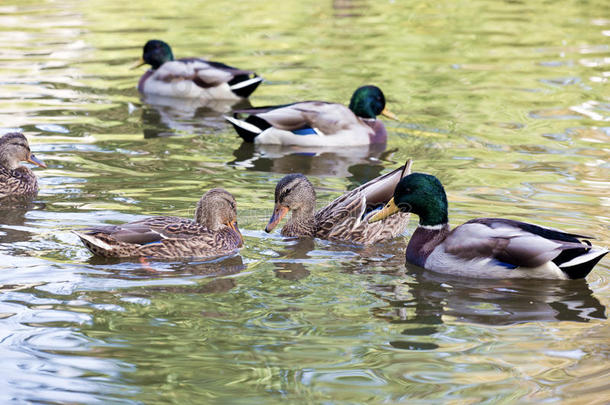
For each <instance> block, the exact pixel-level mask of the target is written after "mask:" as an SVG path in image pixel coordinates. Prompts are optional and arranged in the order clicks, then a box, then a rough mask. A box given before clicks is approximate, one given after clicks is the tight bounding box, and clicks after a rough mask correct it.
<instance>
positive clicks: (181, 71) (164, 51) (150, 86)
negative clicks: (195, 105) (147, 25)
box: [132, 39, 263, 102]
mask: <svg viewBox="0 0 610 405" xmlns="http://www.w3.org/2000/svg"><path fill="white" fill-rule="evenodd" d="M145 64H148V65H150V66H151V69H149V70H148V71H146V73H144V75H142V77H141V78H140V81H139V82H138V90H139V91H140V93H142V94H144V95H151V94H153V95H158V96H164V97H175V98H191V99H194V98H196V99H204V100H233V101H236V102H237V101H240V100H244V99H246V98H248V97H250V95H251V94H252V93H253V92H254V90H256V88H257V87H258V85H259V84H261V82H262V81H263V78H262V77H260V76H258V75H257V74H256V73H254V72H252V71H250V70H242V69H238V68H234V67H232V66H228V65H225V64H224V63H220V62H212V61H207V60H204V59H201V58H181V59H177V60H175V59H174V54H173V52H172V48H171V47H170V46H169V45H168V44H167V43H166V42H163V41H161V40H158V39H151V40H150V41H148V42H146V44H145V45H144V49H143V51H142V58H141V59H140V60H139V61H138V62H137V63H136V64H135V65H134V66H132V69H135V68H138V67H140V66H142V65H145Z"/></svg>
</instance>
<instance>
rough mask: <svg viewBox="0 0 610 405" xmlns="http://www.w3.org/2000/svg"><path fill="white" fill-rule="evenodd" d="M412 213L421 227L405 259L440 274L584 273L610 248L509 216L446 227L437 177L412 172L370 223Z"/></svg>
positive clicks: (541, 275)
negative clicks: (509, 217)
mask: <svg viewBox="0 0 610 405" xmlns="http://www.w3.org/2000/svg"><path fill="white" fill-rule="evenodd" d="M406 212H412V213H414V214H417V215H418V216H419V226H418V228H417V229H416V230H415V232H414V233H413V235H412V236H411V240H410V241H409V244H408V246H407V253H406V256H407V261H408V262H410V263H413V264H415V265H418V266H420V267H423V268H425V269H428V270H433V271H437V272H442V273H450V274H455V275H458V276H467V277H480V278H547V279H563V280H565V279H575V278H584V277H586V276H587V274H589V272H590V271H591V270H592V269H593V267H594V266H595V265H596V264H597V262H599V261H600V260H601V258H602V257H604V255H605V254H606V253H608V251H607V250H606V249H603V248H598V247H594V246H591V243H590V242H589V241H588V240H580V239H579V238H588V237H587V236H582V235H576V234H571V233H566V232H562V231H559V230H555V229H550V228H545V227H542V226H538V225H533V224H528V223H525V222H520V221H514V220H512V219H501V218H478V219H473V220H470V221H468V222H466V223H465V224H463V225H460V226H458V227H456V228H455V229H453V230H450V228H449V224H448V220H447V196H446V195H445V190H444V189H443V186H442V184H441V183H440V181H439V180H438V179H437V178H436V177H434V176H431V175H429V174H423V173H413V174H411V175H409V176H407V177H405V178H404V179H402V180H401V181H400V183H398V186H397V187H396V190H395V191H394V198H392V199H391V200H390V202H389V203H388V204H387V205H386V206H385V207H384V209H383V210H381V211H380V212H378V213H376V214H375V215H374V216H373V217H372V218H371V219H370V222H375V221H379V220H382V219H386V218H388V217H389V216H390V215H394V214H399V215H404V213H406Z"/></svg>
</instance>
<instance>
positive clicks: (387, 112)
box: [381, 108, 400, 121]
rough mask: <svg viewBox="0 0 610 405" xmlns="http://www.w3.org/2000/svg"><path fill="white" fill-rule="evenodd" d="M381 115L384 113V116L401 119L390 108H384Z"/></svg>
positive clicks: (396, 119)
mask: <svg viewBox="0 0 610 405" xmlns="http://www.w3.org/2000/svg"><path fill="white" fill-rule="evenodd" d="M381 115H383V116H384V117H388V118H390V119H393V120H395V121H400V120H399V119H398V117H397V116H396V114H394V113H393V112H392V111H390V110H388V109H387V108H384V109H383V111H382V112H381Z"/></svg>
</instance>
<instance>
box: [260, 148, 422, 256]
mask: <svg viewBox="0 0 610 405" xmlns="http://www.w3.org/2000/svg"><path fill="white" fill-rule="evenodd" d="M410 172H411V160H410V159H409V160H408V161H407V163H406V164H405V165H404V166H402V167H399V168H398V169H396V170H394V171H392V172H390V173H388V174H385V175H383V176H379V177H377V178H375V179H373V180H371V181H369V182H368V183H365V184H363V185H361V186H360V187H357V188H355V189H354V190H352V191H349V192H347V193H345V194H343V195H342V196H340V197H338V198H336V199H335V200H334V201H332V202H331V203H330V204H328V205H327V206H326V207H324V208H322V209H321V210H319V211H318V212H315V209H316V192H315V190H314V188H313V185H312V184H311V183H310V182H309V180H308V179H307V177H305V176H303V175H302V174H289V175H287V176H284V178H282V179H281V180H280V181H279V183H278V184H277V186H276V187H275V208H274V210H273V215H272V216H271V219H270V220H269V223H268V224H267V226H266V227H265V231H266V232H271V231H272V230H273V228H275V227H276V226H277V225H278V224H279V222H280V221H281V220H282V218H283V217H284V216H285V215H286V214H287V213H288V212H289V211H292V216H291V218H290V219H289V220H288V221H287V222H286V225H284V227H283V228H282V235H283V236H289V237H316V238H322V239H328V240H333V241H337V242H346V243H354V244H359V245H368V244H373V243H377V242H381V241H385V240H389V239H392V238H395V237H396V236H398V235H400V234H401V233H403V232H404V231H405V230H406V228H407V225H408V223H409V214H408V213H405V214H399V215H397V216H396V217H392V218H388V220H386V221H383V222H381V223H378V224H369V223H368V219H369V218H370V217H371V216H372V215H373V213H374V210H375V209H377V208H379V207H381V206H383V205H384V204H386V203H387V202H388V201H389V200H390V198H391V197H392V193H393V191H394V188H396V185H397V184H398V182H399V180H400V179H401V178H402V177H404V176H406V175H407V174H409V173H410Z"/></svg>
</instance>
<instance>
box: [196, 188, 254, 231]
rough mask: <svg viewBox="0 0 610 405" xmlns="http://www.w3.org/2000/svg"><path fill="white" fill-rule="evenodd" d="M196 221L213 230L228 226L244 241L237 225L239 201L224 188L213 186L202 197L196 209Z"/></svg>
mask: <svg viewBox="0 0 610 405" xmlns="http://www.w3.org/2000/svg"><path fill="white" fill-rule="evenodd" d="M195 221H197V222H198V223H200V224H201V225H204V226H205V227H206V228H208V229H209V230H211V231H218V230H219V229H221V228H222V227H224V226H227V227H229V228H231V229H232V230H233V231H234V232H235V233H237V235H238V236H239V239H240V240H241V241H242V242H243V236H242V234H241V232H240V231H239V228H238V226H237V203H236V202H235V198H233V195H232V194H231V193H229V192H228V191H226V190H224V189H222V188H213V189H211V190H209V191H208V192H207V193H205V194H204V195H203V196H202V197H201V199H200V200H199V203H198V204H197V210H196V211H195Z"/></svg>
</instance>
